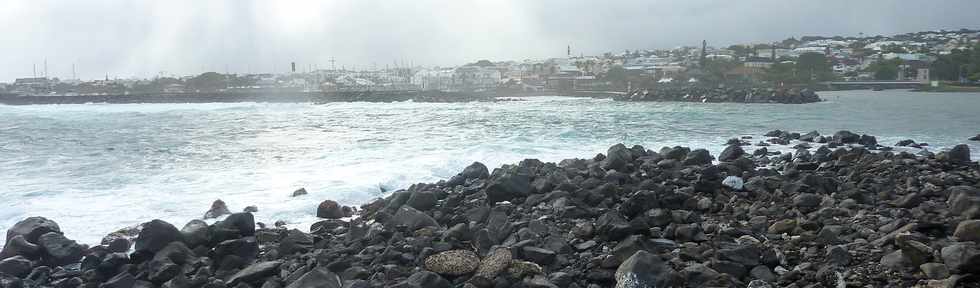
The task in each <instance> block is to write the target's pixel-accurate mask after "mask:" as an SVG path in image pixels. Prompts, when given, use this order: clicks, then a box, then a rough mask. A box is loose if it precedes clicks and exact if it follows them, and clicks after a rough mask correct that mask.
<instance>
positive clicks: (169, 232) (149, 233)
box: [136, 219, 183, 253]
mask: <svg viewBox="0 0 980 288" xmlns="http://www.w3.org/2000/svg"><path fill="white" fill-rule="evenodd" d="M182 239H183V235H181V233H180V231H179V230H177V227H174V225H171V224H170V223H167V222H166V221H163V220H159V219H156V220H153V221H150V222H146V223H143V230H140V233H139V236H137V237H136V251H145V252H150V253H156V252H157V251H160V249H163V247H164V246H167V244H170V242H174V241H181V240H182Z"/></svg>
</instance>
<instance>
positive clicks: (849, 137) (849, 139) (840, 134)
mask: <svg viewBox="0 0 980 288" xmlns="http://www.w3.org/2000/svg"><path fill="white" fill-rule="evenodd" d="M833 139H834V142H837V143H845V144H851V143H857V142H858V141H860V140H861V136H860V135H857V134H854V133H851V131H847V130H841V131H837V133H834V138H833Z"/></svg>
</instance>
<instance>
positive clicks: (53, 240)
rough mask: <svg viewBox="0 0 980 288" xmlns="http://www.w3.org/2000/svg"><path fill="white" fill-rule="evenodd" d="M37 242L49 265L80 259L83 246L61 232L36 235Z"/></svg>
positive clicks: (64, 263)
mask: <svg viewBox="0 0 980 288" xmlns="http://www.w3.org/2000/svg"><path fill="white" fill-rule="evenodd" d="M37 244H38V246H40V247H41V248H43V249H44V260H45V262H46V263H47V264H49V265H51V266H61V265H66V264H71V263H75V262H78V261H79V260H82V252H83V248H82V246H81V245H78V243H76V242H75V241H74V240H71V239H68V238H66V237H65V236H64V235H61V232H48V233H45V234H43V235H41V237H38V239H37Z"/></svg>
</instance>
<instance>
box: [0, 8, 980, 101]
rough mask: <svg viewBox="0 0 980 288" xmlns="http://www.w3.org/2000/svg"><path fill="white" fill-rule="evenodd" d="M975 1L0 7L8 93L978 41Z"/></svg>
mask: <svg viewBox="0 0 980 288" xmlns="http://www.w3.org/2000/svg"><path fill="white" fill-rule="evenodd" d="M978 10H980V2H977V1H967V0H957V1H945V2H943V3H941V4H939V5H937V4H936V3H919V2H915V3H905V2H903V3H900V4H895V3H894V2H892V1H864V2H860V3H851V2H848V1H819V2H816V1H812V2H802V1H739V2H737V3H735V2H718V1H692V2H684V3H676V2H666V3H664V2H663V1H652V2H648V1H636V0H630V1H616V2H614V3H593V2H589V1H554V0H547V1H535V2H523V1H465V2H463V1H430V0H420V1H411V2H408V1H404V2H394V3H393V2H390V1H374V0H372V1H331V2H326V3H322V2H318V1H281V2H280V1H275V2H273V1H251V0H249V1H231V0H220V1H206V2H199V1H191V0H179V1H168V2H167V3H164V2H137V3H132V2H129V1H122V0H103V1H73V2H69V3H63V2H62V1H28V0H7V1H4V2H3V3H0V27H4V28H0V35H2V36H3V37H4V39H5V41H4V42H5V43H7V44H8V45H3V46H0V55H3V56H0V65H2V67H4V69H2V70H0V82H11V81H13V79H14V78H21V77H31V76H32V74H33V72H32V65H37V70H38V75H40V74H41V73H42V72H43V69H44V67H43V65H44V62H45V60H46V61H47V69H48V76H49V77H59V78H62V79H66V78H71V77H72V65H73V64H74V65H76V67H77V68H76V70H77V74H78V78H81V79H100V78H103V77H105V75H107V74H108V75H109V77H112V78H130V77H139V78H146V77H153V76H156V75H160V74H161V73H163V74H165V75H171V74H176V75H189V74H197V73H201V72H205V71H217V72H230V73H259V72H284V71H286V69H287V65H288V63H289V62H296V63H297V66H298V68H302V70H305V68H307V67H309V66H312V65H315V66H317V67H319V68H321V69H323V68H329V67H331V61H330V60H331V59H335V60H336V62H335V65H336V67H337V68H340V67H347V68H371V67H372V66H376V67H384V66H385V65H396V64H397V65H408V64H415V65H425V66H435V65H439V66H453V65H459V64H464V63H468V62H473V61H476V60H479V59H489V60H493V61H502V60H517V61H520V60H524V59H543V58H550V57H562V56H564V55H565V50H566V47H567V46H568V45H570V46H571V49H572V54H573V55H579V54H584V55H597V54H601V53H604V52H618V51H623V50H626V49H629V50H634V49H656V48H670V47H677V46H687V45H690V46H694V45H698V44H699V43H700V41H701V40H702V39H706V40H707V41H708V42H709V44H711V45H715V46H727V45H729V44H734V43H761V42H768V41H775V40H781V39H785V38H788V37H799V36H804V35H821V36H833V35H840V36H857V35H858V34H859V33H863V34H864V35H878V34H881V35H892V34H900V33H906V32H917V31H925V30H937V29H949V30H955V29H960V28H970V29H976V28H978V27H980V20H978V18H977V17H976V16H975V12H976V11H978Z"/></svg>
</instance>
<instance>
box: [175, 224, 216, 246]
mask: <svg viewBox="0 0 980 288" xmlns="http://www.w3.org/2000/svg"><path fill="white" fill-rule="evenodd" d="M180 234H181V236H182V237H183V239H184V242H186V243H187V246H190V247H197V246H200V245H204V244H207V243H209V242H211V237H210V236H211V235H210V234H209V233H208V223H207V222H204V221H201V220H197V219H195V220H191V221H190V222H187V224H186V225H184V228H181V229H180Z"/></svg>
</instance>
